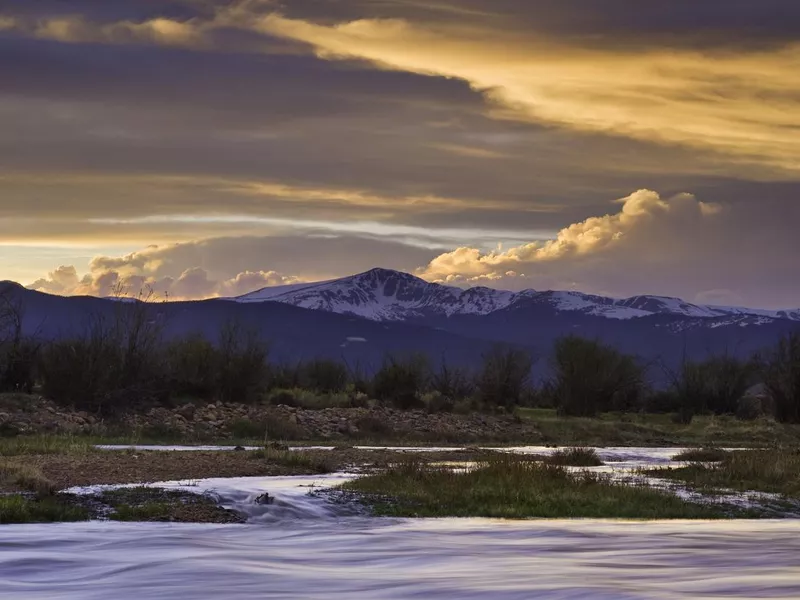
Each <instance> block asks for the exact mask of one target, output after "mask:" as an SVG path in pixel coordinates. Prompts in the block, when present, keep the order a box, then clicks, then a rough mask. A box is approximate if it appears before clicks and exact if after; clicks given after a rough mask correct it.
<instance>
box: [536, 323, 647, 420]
mask: <svg viewBox="0 0 800 600" xmlns="http://www.w3.org/2000/svg"><path fill="white" fill-rule="evenodd" d="M552 368H553V372H554V375H553V381H552V383H551V388H552V393H553V396H554V399H555V402H556V405H557V407H558V410H559V412H560V413H561V414H564V415H570V416H581V417H591V416H594V415H596V414H597V413H599V412H604V411H609V410H628V409H630V408H632V407H634V406H637V405H638V404H639V402H640V400H641V396H642V393H643V390H644V368H643V367H642V366H641V365H640V364H638V363H637V361H636V359H635V358H634V357H632V356H629V355H627V354H623V353H621V352H619V351H618V350H616V349H615V348H613V347H611V346H608V345H606V344H602V343H600V342H599V341H595V340H587V339H584V338H581V337H578V336H567V337H563V338H560V339H559V340H557V341H556V343H555V347H554V352H553V363H552Z"/></svg>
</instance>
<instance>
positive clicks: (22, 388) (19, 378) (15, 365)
mask: <svg viewBox="0 0 800 600" xmlns="http://www.w3.org/2000/svg"><path fill="white" fill-rule="evenodd" d="M39 348H40V345H39V344H37V343H36V342H34V341H33V340H28V339H12V340H10V341H7V342H6V343H3V344H1V345H0V392H22V393H25V394H30V393H32V392H33V386H34V383H35V377H36V364H37V362H38V360H39Z"/></svg>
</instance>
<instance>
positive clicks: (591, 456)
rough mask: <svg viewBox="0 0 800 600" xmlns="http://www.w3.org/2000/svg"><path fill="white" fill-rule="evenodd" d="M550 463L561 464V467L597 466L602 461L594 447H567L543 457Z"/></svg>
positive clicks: (601, 463)
mask: <svg viewBox="0 0 800 600" xmlns="http://www.w3.org/2000/svg"><path fill="white" fill-rule="evenodd" d="M544 462H546V463H547V464H550V465H561V466H563V467H599V466H602V465H603V461H602V460H600V457H599V456H598V455H597V451H596V450H595V449H594V448H567V449H565V450H556V451H555V452H553V453H552V454H551V455H550V456H548V457H546V458H545V459H544Z"/></svg>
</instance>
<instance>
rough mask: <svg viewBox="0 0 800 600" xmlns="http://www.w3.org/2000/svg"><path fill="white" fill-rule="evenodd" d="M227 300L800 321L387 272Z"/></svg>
mask: <svg viewBox="0 0 800 600" xmlns="http://www.w3.org/2000/svg"><path fill="white" fill-rule="evenodd" d="M227 300H231V301H234V302H240V303H254V302H281V303H284V304H291V305H293V306H299V307H302V308H309V309H312V310H323V311H326V312H334V313H338V314H350V315H355V316H360V317H364V318H367V319H370V320H374V321H404V320H413V319H418V318H425V317H432V316H445V317H450V316H454V315H488V314H491V313H494V312H496V311H501V310H513V309H514V308H518V307H519V306H525V305H528V306H529V305H547V306H550V307H551V308H552V309H553V310H555V311H557V312H577V313H581V314H585V315H592V316H598V317H604V318H607V319H616V320H628V319H636V318H641V317H647V316H651V315H656V314H669V315H677V316H681V317H688V318H698V319H726V318H727V319H730V318H735V317H742V318H753V319H755V321H754V322H753V324H759V323H758V319H764V320H789V321H800V309H790V310H767V309H758V308H746V307H733V306H718V305H704V304H695V303H691V302H687V301H685V300H682V299H680V298H674V297H670V296H659V295H650V294H640V295H636V296H631V297H629V298H611V297H607V296H600V295H595V294H585V293H582V292H576V291H560V290H545V291H537V290H533V289H527V290H522V291H520V292H510V291H506V290H497V289H494V288H490V287H486V286H478V287H471V288H463V289H462V288H459V287H455V286H447V285H443V284H440V283H431V282H428V281H425V280H424V279H421V278H419V277H416V276H414V275H411V274H409V273H404V272H402V271H394V270H391V269H382V268H374V269H370V270H369V271H365V272H363V273H358V274H355V275H350V276H347V277H342V278H339V279H331V280H326V281H320V282H309V283H300V284H290V285H285V286H276V287H266V288H262V289H260V290H256V291H254V292H250V293H248V294H244V295H242V296H238V297H235V298H228V299H227Z"/></svg>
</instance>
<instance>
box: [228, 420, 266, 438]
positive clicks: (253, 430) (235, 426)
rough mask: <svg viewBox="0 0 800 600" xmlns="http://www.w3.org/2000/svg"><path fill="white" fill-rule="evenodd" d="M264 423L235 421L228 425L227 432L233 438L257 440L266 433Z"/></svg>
mask: <svg viewBox="0 0 800 600" xmlns="http://www.w3.org/2000/svg"><path fill="white" fill-rule="evenodd" d="M267 427H268V426H267V422H266V421H254V420H252V419H236V420H235V421H233V422H231V423H230V424H229V425H228V430H229V431H230V432H231V435H233V437H234V438H236V439H239V440H244V439H259V438H263V437H264V436H265V434H266V433H267Z"/></svg>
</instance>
